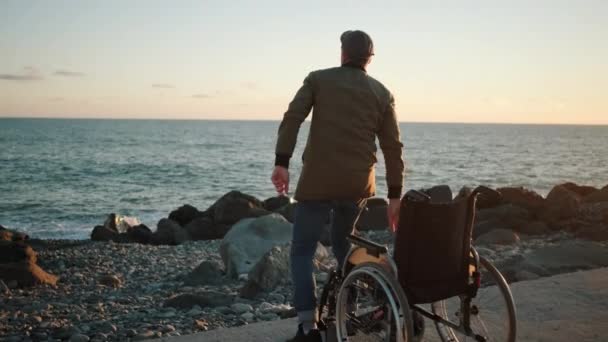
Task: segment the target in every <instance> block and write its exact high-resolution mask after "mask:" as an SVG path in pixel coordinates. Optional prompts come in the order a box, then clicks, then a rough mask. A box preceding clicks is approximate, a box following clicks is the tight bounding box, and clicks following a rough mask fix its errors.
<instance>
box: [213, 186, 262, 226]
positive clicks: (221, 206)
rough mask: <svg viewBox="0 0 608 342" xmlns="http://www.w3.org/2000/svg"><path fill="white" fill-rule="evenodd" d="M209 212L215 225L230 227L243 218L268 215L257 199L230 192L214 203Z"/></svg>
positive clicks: (237, 192)
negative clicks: (211, 213)
mask: <svg viewBox="0 0 608 342" xmlns="http://www.w3.org/2000/svg"><path fill="white" fill-rule="evenodd" d="M209 211H212V212H213V221H214V222H215V223H221V224H228V225H232V224H235V223H237V222H239V221H240V220H242V219H244V218H249V217H260V216H264V215H267V214H269V213H270V212H268V211H267V210H265V209H263V203H262V202H260V200H258V199H257V198H255V197H253V196H250V195H246V194H244V193H241V192H239V191H231V192H229V193H227V194H225V195H224V196H222V198H220V199H219V200H217V202H215V203H214V204H213V205H212V206H211V207H210V208H209Z"/></svg>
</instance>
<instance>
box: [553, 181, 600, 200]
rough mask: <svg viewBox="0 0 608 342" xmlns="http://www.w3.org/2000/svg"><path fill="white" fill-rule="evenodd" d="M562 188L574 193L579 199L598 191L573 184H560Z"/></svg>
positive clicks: (591, 187) (590, 187)
mask: <svg viewBox="0 0 608 342" xmlns="http://www.w3.org/2000/svg"><path fill="white" fill-rule="evenodd" d="M562 186H563V187H564V188H566V189H568V190H570V191H572V192H574V193H575V194H577V195H579V196H580V197H585V196H588V195H589V194H591V193H594V192H596V191H598V190H599V189H597V188H595V187H593V186H587V185H578V184H574V183H571V182H567V183H564V184H562Z"/></svg>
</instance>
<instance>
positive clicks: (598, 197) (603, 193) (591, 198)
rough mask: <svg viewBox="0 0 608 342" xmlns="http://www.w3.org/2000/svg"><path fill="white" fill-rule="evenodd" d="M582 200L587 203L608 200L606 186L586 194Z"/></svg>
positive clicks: (607, 188) (607, 187)
mask: <svg viewBox="0 0 608 342" xmlns="http://www.w3.org/2000/svg"><path fill="white" fill-rule="evenodd" d="M583 201H585V202H587V203H599V202H608V186H605V187H603V188H602V189H601V190H597V191H594V192H592V193H590V194H588V195H586V196H585V198H583Z"/></svg>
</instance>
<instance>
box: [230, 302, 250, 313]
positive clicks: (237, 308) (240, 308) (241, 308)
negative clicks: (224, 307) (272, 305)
mask: <svg viewBox="0 0 608 342" xmlns="http://www.w3.org/2000/svg"><path fill="white" fill-rule="evenodd" d="M230 308H231V309H232V311H234V313H236V314H242V313H245V312H250V311H253V307H252V306H251V305H249V304H244V303H235V304H232V305H231V306H230Z"/></svg>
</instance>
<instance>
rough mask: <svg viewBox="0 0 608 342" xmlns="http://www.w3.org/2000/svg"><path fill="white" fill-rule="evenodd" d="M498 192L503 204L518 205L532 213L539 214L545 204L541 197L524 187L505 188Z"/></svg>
mask: <svg viewBox="0 0 608 342" xmlns="http://www.w3.org/2000/svg"><path fill="white" fill-rule="evenodd" d="M496 191H498V192H499V193H500V195H501V196H502V200H501V203H503V204H512V205H516V206H519V207H522V208H525V209H527V210H528V211H529V212H531V213H536V212H538V211H539V210H540V209H541V208H542V207H543V206H544V204H545V199H544V198H543V197H542V196H541V195H539V194H537V193H536V192H534V191H532V190H529V189H526V188H524V187H504V188H498V189H496Z"/></svg>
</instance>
